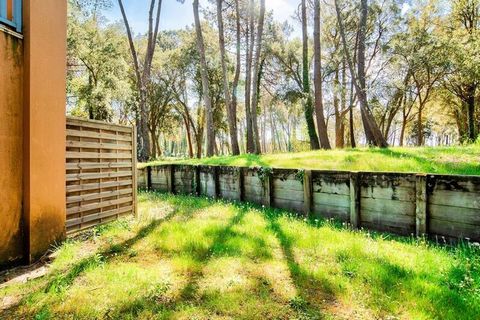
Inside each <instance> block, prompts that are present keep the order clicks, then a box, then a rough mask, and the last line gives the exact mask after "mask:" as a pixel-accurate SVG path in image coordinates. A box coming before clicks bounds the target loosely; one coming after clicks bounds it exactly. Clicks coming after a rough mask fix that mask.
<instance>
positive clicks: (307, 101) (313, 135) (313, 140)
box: [301, 0, 320, 150]
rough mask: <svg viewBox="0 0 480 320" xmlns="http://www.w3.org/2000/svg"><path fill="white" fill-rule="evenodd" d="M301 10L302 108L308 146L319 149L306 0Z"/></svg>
mask: <svg viewBox="0 0 480 320" xmlns="http://www.w3.org/2000/svg"><path fill="white" fill-rule="evenodd" d="M301 10H302V14H301V15H302V41H303V47H302V48H303V50H302V60H303V69H302V78H303V95H304V98H303V100H304V102H303V108H304V112H305V120H306V122H307V131H308V136H309V138H310V148H311V149H312V150H316V149H320V145H319V143H318V136H317V130H316V129H315V122H314V120H313V102H312V94H311V92H310V74H309V63H308V58H309V57H308V29H307V3H306V0H302V5H301Z"/></svg>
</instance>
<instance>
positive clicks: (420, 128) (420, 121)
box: [417, 101, 424, 147]
mask: <svg viewBox="0 0 480 320" xmlns="http://www.w3.org/2000/svg"><path fill="white" fill-rule="evenodd" d="M423 107H424V106H423V103H422V102H421V101H420V105H419V107H418V114H417V131H418V132H417V146H419V147H420V146H423Z"/></svg>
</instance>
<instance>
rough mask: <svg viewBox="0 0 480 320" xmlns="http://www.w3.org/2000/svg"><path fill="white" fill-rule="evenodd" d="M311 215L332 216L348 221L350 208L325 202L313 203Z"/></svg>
mask: <svg viewBox="0 0 480 320" xmlns="http://www.w3.org/2000/svg"><path fill="white" fill-rule="evenodd" d="M312 212H313V215H314V216H316V217H322V218H327V219H328V218H333V219H336V220H340V221H345V222H348V221H350V208H346V207H338V206H332V205H326V204H315V203H314V204H313V211H312Z"/></svg>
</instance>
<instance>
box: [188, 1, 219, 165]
mask: <svg viewBox="0 0 480 320" xmlns="http://www.w3.org/2000/svg"><path fill="white" fill-rule="evenodd" d="M193 16H194V19H195V32H196V36H197V49H198V55H199V57H200V74H201V76H202V89H203V101H204V103H205V113H206V127H207V150H206V155H207V157H211V156H213V155H214V152H215V128H214V125H213V109H212V100H211V97H210V84H209V81H208V66H207V59H206V57H205V45H204V43H203V34H202V26H201V25H200V15H199V12H198V0H193Z"/></svg>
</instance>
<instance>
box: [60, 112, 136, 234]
mask: <svg viewBox="0 0 480 320" xmlns="http://www.w3.org/2000/svg"><path fill="white" fill-rule="evenodd" d="M66 133H67V141H66V149H67V150H66V173H67V175H66V179H67V180H66V191H67V194H66V196H67V219H66V230H67V234H69V233H74V232H77V231H80V230H83V229H85V228H88V227H92V226H95V225H98V224H101V223H105V222H108V221H112V220H115V219H117V218H118V217H120V216H124V215H127V214H132V213H134V214H135V213H136V198H137V191H136V190H137V188H136V186H137V181H136V173H137V170H136V165H137V162H136V142H135V141H136V140H135V139H136V138H135V136H136V134H135V128H134V127H128V126H121V125H115V124H110V123H104V122H100V121H93V120H84V119H77V118H67V130H66ZM142 178H143V177H142Z"/></svg>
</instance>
